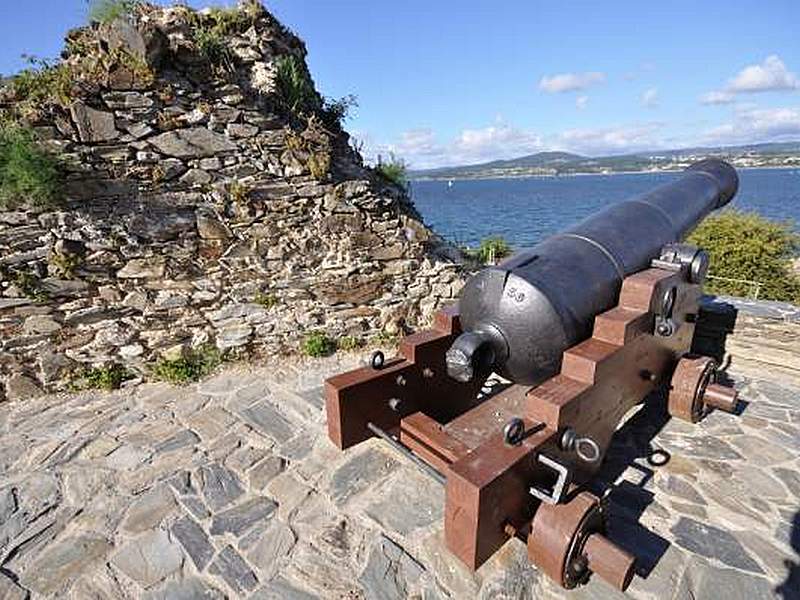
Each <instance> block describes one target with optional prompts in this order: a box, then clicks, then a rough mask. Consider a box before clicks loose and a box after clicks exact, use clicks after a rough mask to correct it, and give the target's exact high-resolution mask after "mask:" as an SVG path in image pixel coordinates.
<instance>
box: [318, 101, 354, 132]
mask: <svg viewBox="0 0 800 600" xmlns="http://www.w3.org/2000/svg"><path fill="white" fill-rule="evenodd" d="M357 106H358V99H357V98H356V97H355V96H354V95H353V94H348V95H347V96H342V97H341V98H338V99H334V98H325V100H324V101H323V104H322V121H323V122H324V123H325V125H326V126H327V127H330V128H331V129H341V127H342V123H344V121H345V120H346V119H347V117H348V116H349V115H350V113H351V111H352V110H353V109H354V108H356V107H357Z"/></svg>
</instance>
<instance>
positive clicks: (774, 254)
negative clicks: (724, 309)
mask: <svg viewBox="0 0 800 600" xmlns="http://www.w3.org/2000/svg"><path fill="white" fill-rule="evenodd" d="M687 241H688V242H690V243H692V244H695V245H697V246H700V247H701V248H704V249H705V250H707V251H708V253H709V255H710V256H711V267H710V269H709V274H710V275H712V276H716V277H724V278H726V279H738V280H745V281H751V282H757V283H759V284H760V288H759V292H758V297H759V298H761V299H764V300H781V301H784V302H794V303H800V277H798V275H797V274H795V273H794V272H792V268H791V260H792V258H793V257H794V256H795V255H796V254H797V252H798V250H800V236H799V235H798V234H797V233H795V232H794V230H793V228H792V223H790V222H776V221H770V220H768V219H765V218H764V217H761V216H759V215H757V214H755V213H746V212H741V211H738V210H727V211H725V212H723V213H720V214H719V215H715V216H713V217H709V218H708V219H706V220H705V221H703V222H702V223H701V224H700V226H699V227H698V228H697V229H696V230H695V231H694V232H693V233H692V234H691V235H690V236H689V238H688V240H687ZM745 281H726V280H724V279H710V280H709V281H708V282H707V284H706V290H707V291H709V292H711V293H715V294H728V295H731V296H752V295H753V293H754V290H753V288H754V286H753V285H752V284H750V283H746V282H745Z"/></svg>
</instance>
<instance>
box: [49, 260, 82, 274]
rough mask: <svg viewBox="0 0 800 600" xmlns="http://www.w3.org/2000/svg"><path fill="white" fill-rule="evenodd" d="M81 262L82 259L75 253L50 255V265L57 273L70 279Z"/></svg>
mask: <svg viewBox="0 0 800 600" xmlns="http://www.w3.org/2000/svg"><path fill="white" fill-rule="evenodd" d="M82 264H83V259H82V258H81V257H80V256H78V255H77V254H53V255H52V256H51V257H50V265H51V266H52V267H53V269H54V270H55V271H56V274H57V275H60V276H61V277H65V278H67V279H72V278H73V277H75V271H76V270H77V269H78V267H80V266H81V265H82Z"/></svg>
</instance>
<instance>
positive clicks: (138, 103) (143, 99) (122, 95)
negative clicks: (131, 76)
mask: <svg viewBox="0 0 800 600" xmlns="http://www.w3.org/2000/svg"><path fill="white" fill-rule="evenodd" d="M103 101H104V102H105V103H106V106H108V107H109V108H110V109H112V110H120V109H123V110H125V109H131V108H150V107H151V106H153V99H152V98H148V97H147V96H145V95H144V94H142V93H140V92H108V93H105V94H103Z"/></svg>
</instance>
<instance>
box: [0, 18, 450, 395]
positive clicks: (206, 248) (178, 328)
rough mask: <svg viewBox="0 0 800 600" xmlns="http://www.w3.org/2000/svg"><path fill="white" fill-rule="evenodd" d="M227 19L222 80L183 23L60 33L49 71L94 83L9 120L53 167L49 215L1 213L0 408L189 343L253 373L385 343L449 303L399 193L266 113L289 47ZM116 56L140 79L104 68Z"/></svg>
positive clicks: (438, 261) (351, 158)
mask: <svg viewBox="0 0 800 600" xmlns="http://www.w3.org/2000/svg"><path fill="white" fill-rule="evenodd" d="M242 10H246V11H248V12H247V15H248V19H249V21H247V22H246V24H245V26H243V27H241V26H240V27H239V29H238V30H236V31H231V32H228V33H227V48H228V50H227V51H226V54H225V56H224V61H223V62H222V64H212V63H211V62H210V61H209V59H208V57H207V56H204V55H203V53H202V52H201V51H200V49H199V48H198V46H197V44H196V42H194V41H193V36H192V30H191V28H192V27H193V26H196V23H197V22H198V21H197V19H200V22H202V19H203V18H206V17H203V16H202V15H201V16H200V17H198V16H197V15H196V14H195V13H194V12H193V11H191V10H190V9H187V8H185V7H177V8H168V9H162V8H156V7H153V6H144V7H142V8H140V9H139V10H138V12H137V13H136V14H135V15H132V16H131V17H130V19H129V20H121V21H117V22H115V23H112V24H110V25H93V26H92V27H91V28H85V29H83V30H79V31H75V32H71V33H70V34H69V36H68V48H69V51H68V53H67V58H66V61H67V62H69V61H73V62H74V61H84V62H85V61H87V60H88V59H87V56H89V57H91V56H93V55H96V56H95V58H94V59H91V60H93V61H94V62H92V63H91V64H92V65H100V66H99V67H97V69H98V72H100V76H97V73H96V72H95V73H94V76H93V78H92V79H91V81H89V82H88V83H87V82H86V81H80V82H78V83H79V84H80V86H81V89H80V90H79V92H80V93H76V94H75V96H74V97H73V98H70V101H69V102H67V103H61V104H56V105H51V106H47V107H46V109H45V110H41V111H39V112H38V113H34V114H28V115H26V118H27V119H28V120H29V121H30V122H32V123H33V125H34V126H35V129H36V131H37V133H38V134H39V136H40V137H41V138H42V140H44V143H45V144H47V145H48V146H49V147H50V148H51V149H52V150H53V151H54V152H55V153H57V155H58V156H59V158H60V159H61V161H62V163H63V165H64V169H65V171H66V173H67V185H66V188H65V191H64V195H63V198H61V202H60V204H59V206H58V207H57V208H51V209H36V208H30V207H29V208H26V207H24V206H23V207H22V208H19V209H17V210H13V211H5V212H0V379H2V380H3V382H4V384H5V387H6V388H7V389H6V394H5V395H6V396H8V397H9V398H19V397H25V396H30V395H32V394H35V393H37V391H38V390H40V389H43V388H46V389H59V388H62V387H64V386H65V385H66V384H67V383H68V382H69V380H70V378H71V377H73V376H74V373H75V372H76V369H77V370H80V369H81V368H83V367H86V366H98V365H107V364H111V363H120V364H124V365H126V366H127V367H128V368H131V369H133V370H134V371H136V372H139V373H141V374H144V373H146V372H147V370H148V365H149V364H152V362H153V361H154V360H155V359H156V358H157V357H159V356H177V355H180V353H181V352H184V351H185V349H186V348H189V347H197V346H199V345H202V344H207V343H212V344H215V345H216V346H217V347H218V348H220V349H222V350H226V351H233V352H242V353H245V352H246V353H250V354H255V355H256V356H259V355H265V354H272V353H276V352H285V351H296V350H297V348H298V343H299V340H300V339H302V338H303V336H304V335H306V334H307V332H309V331H314V330H319V331H324V332H326V333H327V334H328V335H330V336H331V337H334V338H335V337H339V336H344V335H349V336H355V337H356V338H364V337H368V336H371V335H376V334H377V333H378V332H381V331H385V330H388V332H389V333H395V332H397V331H398V330H399V329H402V328H414V327H417V326H418V325H420V324H421V323H422V322H424V321H425V320H426V319H427V318H429V316H430V315H431V314H432V312H433V310H434V309H435V308H436V307H437V306H439V305H440V304H441V303H443V302H446V301H448V300H450V299H452V298H454V297H455V296H456V294H457V292H458V291H459V289H460V286H461V278H460V270H459V267H458V266H457V265H456V264H455V263H454V262H453V260H452V259H453V258H457V253H455V252H454V250H453V249H452V248H450V247H448V246H446V245H444V244H443V243H442V242H441V241H440V240H439V239H438V238H436V237H435V236H434V235H433V234H432V232H431V231H430V230H429V229H427V228H426V227H425V226H424V225H423V224H422V222H421V220H420V217H419V215H418V214H417V212H416V211H415V210H414V208H413V205H412V204H411V202H410V200H409V198H408V196H407V194H406V192H405V190H403V189H401V188H400V187H398V186H396V185H394V184H392V183H391V182H389V181H387V180H385V179H383V178H382V177H381V176H379V175H378V174H376V173H375V172H374V171H373V170H372V169H369V168H366V167H364V166H363V165H362V163H361V159H360V157H359V156H358V154H357V152H355V151H354V150H352V149H351V148H350V146H349V145H348V136H347V134H346V133H344V132H343V131H342V130H341V129H339V128H338V127H337V126H335V124H334V125H331V124H327V125H326V124H325V122H324V120H323V119H321V118H320V117H319V116H318V115H312V116H309V115H308V114H305V115H300V116H298V115H297V114H295V113H293V112H292V111H290V110H287V108H286V106H285V103H283V102H282V101H281V98H280V97H279V94H278V92H277V90H276V85H277V84H276V61H277V60H278V59H279V58H280V57H282V56H288V55H293V56H295V57H296V58H297V59H298V60H299V61H300V62H301V63H302V64H304V62H303V61H304V57H305V48H304V46H303V44H302V42H301V41H300V40H299V39H298V38H296V37H295V36H294V35H293V34H291V33H290V32H288V31H287V30H285V29H284V28H283V27H282V26H281V25H280V24H279V23H277V22H276V21H275V20H274V19H273V18H272V17H271V15H269V14H268V13H267V12H266V11H264V10H263V9H262V8H260V6H257V5H254V4H252V3H250V4H248V6H247V7H246V8H243V9H242ZM193 23H194V24H195V25H193ZM120 48H121V49H122V51H123V52H124V55H125V56H128V57H130V56H134V57H135V58H136V59H138V60H139V61H140V62H135V63H134V64H133V65H131V62H130V60H128V61H127V62H126V61H120V60H115V59H113V56H115V55H113V52H115V51H116V52H118V51H119V49H120ZM115 49H116V50H115ZM109 53H111V56H112V59H111V60H107V58H108V55H109ZM97 57H99V58H97ZM104 57H105V58H104ZM93 68H94V67H93ZM3 99H4V105H3V107H4V109H5V110H7V111H14V110H15V109H19V108H20V106H22V105H21V104H20V103H19V99H18V98H15V97H14V96H13V94H12V93H10V92H8V91H7V92H6V93H5V95H4V98H3ZM17 112H20V111H19V110H17ZM2 395H3V394H2V393H0V399H2Z"/></svg>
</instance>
